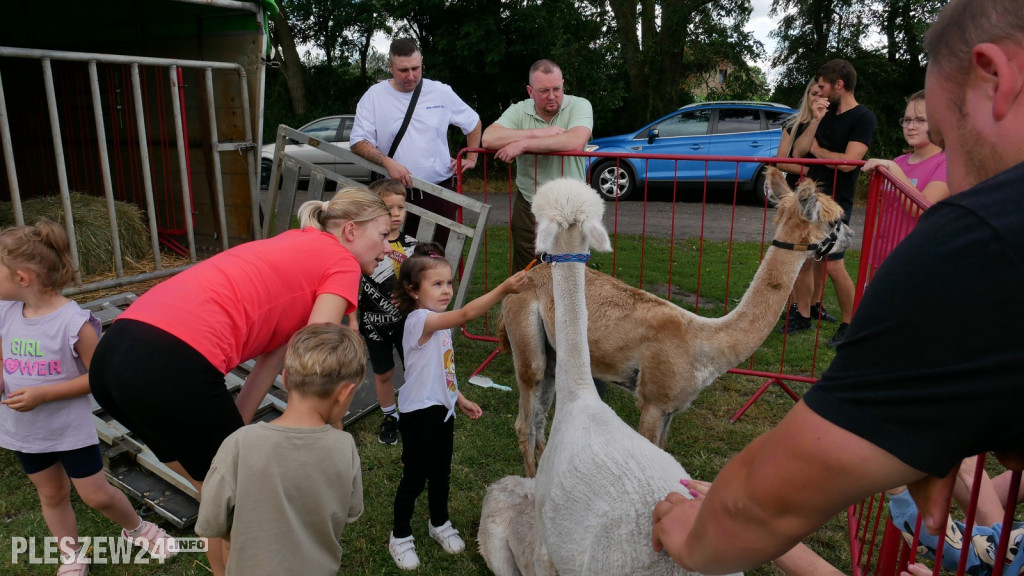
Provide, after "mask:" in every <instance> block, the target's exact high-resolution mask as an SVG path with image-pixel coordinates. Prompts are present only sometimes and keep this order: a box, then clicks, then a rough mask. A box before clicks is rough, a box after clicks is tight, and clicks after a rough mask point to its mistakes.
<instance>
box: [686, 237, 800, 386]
mask: <svg viewBox="0 0 1024 576" xmlns="http://www.w3.org/2000/svg"><path fill="white" fill-rule="evenodd" d="M806 259H807V253H806V252H797V251H793V250H786V249H782V248H777V247H775V246H771V247H769V248H768V251H767V252H765V255H764V260H762V261H761V265H760V266H759V267H758V269H757V273H756V274H755V275H754V279H753V280H752V281H751V282H750V287H749V288H747V291H746V293H744V294H743V298H742V299H740V303H739V304H738V305H737V306H736V307H735V308H733V309H732V310H731V311H730V312H729V314H727V315H726V316H724V317H722V318H720V319H718V320H717V321H715V322H712V323H711V326H712V328H711V332H712V333H711V334H710V335H709V337H708V338H705V339H704V342H705V343H706V344H708V345H709V346H713V347H714V348H715V351H716V352H715V355H712V356H713V357H716V360H717V361H718V363H719V364H720V367H721V369H722V370H727V369H729V368H732V367H733V366H735V365H736V364H737V363H738V362H740V361H741V360H744V359H746V358H749V357H750V355H751V354H753V353H754V352H755V351H756V350H757V349H758V348H759V347H760V346H761V343H763V342H764V339H765V338H766V337H767V336H768V334H769V333H770V332H771V330H772V328H774V327H775V323H776V321H777V320H778V319H779V315H780V314H782V310H783V309H785V307H786V302H787V300H788V299H789V294H790V292H791V291H792V289H793V284H795V283H796V277H797V275H798V274H799V273H800V268H801V266H803V263H804V261H805V260H806Z"/></svg>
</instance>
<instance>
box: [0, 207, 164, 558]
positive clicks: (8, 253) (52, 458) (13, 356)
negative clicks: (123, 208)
mask: <svg viewBox="0 0 1024 576" xmlns="http://www.w3.org/2000/svg"><path fill="white" fill-rule="evenodd" d="M73 274H74V268H73V264H72V261H71V255H70V245H69V242H68V237H67V234H65V232H64V229H63V228H61V227H60V226H59V225H57V224H56V223H54V222H51V221H49V220H45V219H43V220H40V221H39V222H38V223H37V224H36V225H35V226H18V227H14V228H8V229H6V230H3V231H0V341H2V346H3V347H2V354H3V357H2V361H3V367H4V369H3V371H2V372H0V383H2V384H3V396H2V398H3V399H2V400H0V447H3V448H7V449H9V450H13V451H14V454H15V456H17V458H18V460H19V462H20V463H21V466H22V468H23V469H24V470H25V473H26V474H28V477H29V480H31V481H32V484H34V485H35V487H36V491H37V492H38V493H39V500H40V503H41V504H42V508H43V519H44V520H45V521H46V525H47V527H48V528H49V529H50V532H51V533H52V534H53V536H54V537H55V538H56V539H57V545H58V547H59V549H60V551H61V562H62V565H61V567H60V569H59V570H57V574H58V575H59V576H83V575H85V574H87V573H88V571H89V564H88V563H87V560H88V558H84V557H83V554H81V553H80V549H81V547H80V545H79V541H78V528H77V525H76V522H75V513H74V510H73V509H72V508H71V501H70V499H69V498H70V495H71V486H70V484H74V486H75V490H77V491H78V495H79V496H81V497H82V500H83V501H84V502H85V503H86V504H87V505H89V506H91V507H92V508H94V509H96V510H98V511H100V512H101V513H103V515H104V516H106V517H107V518H109V519H110V520H111V521H113V522H116V523H117V524H120V525H121V527H122V528H123V531H122V536H123V537H124V538H126V539H128V541H129V542H133V543H135V544H138V545H140V546H143V547H144V548H146V549H147V550H149V551H150V553H152V554H153V555H154V556H160V557H167V556H170V555H173V554H174V553H175V552H176V551H177V543H176V542H175V540H174V539H173V538H172V537H170V536H168V535H167V533H166V532H164V531H163V530H162V529H160V528H159V527H158V526H156V525H155V524H153V523H152V522H144V521H143V520H142V518H140V517H139V515H138V514H137V513H136V512H135V510H134V509H133V508H132V505H131V503H130V502H129V501H128V498H126V497H125V495H124V494H123V493H121V492H120V491H119V490H117V489H116V488H114V487H113V486H111V485H110V484H109V483H107V479H106V478H105V477H104V475H103V461H102V459H101V456H100V449H99V439H98V437H97V436H96V429H95V428H94V427H93V420H92V409H91V407H90V402H89V396H88V394H89V375H88V369H89V363H90V361H91V360H92V354H93V350H95V349H96V343H97V342H98V341H99V336H100V323H99V321H98V320H96V318H95V317H94V316H93V315H92V314H91V313H90V312H88V311H86V310H82V309H81V308H80V307H79V306H78V304H76V303H75V302H73V301H71V300H69V299H67V298H65V297H64V296H62V295H61V294H60V289H61V288H62V287H64V286H66V285H68V284H70V282H71V279H72V277H73ZM69 477H70V479H71V481H70V484H69V482H68V478H69Z"/></svg>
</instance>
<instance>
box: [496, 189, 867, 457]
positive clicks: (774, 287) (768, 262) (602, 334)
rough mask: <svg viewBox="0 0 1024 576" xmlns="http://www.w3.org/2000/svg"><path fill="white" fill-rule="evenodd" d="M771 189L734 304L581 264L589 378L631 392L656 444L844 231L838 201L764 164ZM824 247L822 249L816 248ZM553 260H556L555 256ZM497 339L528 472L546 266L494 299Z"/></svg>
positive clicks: (548, 363) (549, 361) (545, 356)
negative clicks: (758, 250) (511, 383)
mask: <svg viewBox="0 0 1024 576" xmlns="http://www.w3.org/2000/svg"><path fill="white" fill-rule="evenodd" d="M768 182H769V186H770V188H771V191H772V193H773V194H774V195H775V196H776V197H777V198H778V200H779V203H778V208H777V214H776V217H775V224H776V228H775V238H774V240H773V245H772V246H771V247H770V248H768V250H767V251H766V252H765V255H764V259H763V260H762V261H761V265H760V267H759V268H758V270H757V273H756V274H755V276H754V279H753V281H752V282H751V284H750V287H749V288H748V289H747V291H746V293H745V294H744V295H743V298H742V299H741V300H740V303H739V304H738V305H737V306H736V308H734V309H732V310H731V311H730V312H729V314H728V315H726V316H724V317H721V318H704V317H701V316H698V315H696V314H693V313H692V312H689V311H688V310H684V309H682V308H680V307H679V306H676V305H675V304H673V303H671V302H669V301H667V300H665V299H663V298H659V297H657V296H654V295H652V294H649V293H647V292H644V291H643V290H640V289H638V288H634V287H631V286H628V285H627V284H625V283H623V282H622V281H620V280H617V279H615V278H612V277H611V276H608V275H606V274H602V273H601V272H597V271H595V270H593V269H590V268H587V270H586V303H587V313H588V326H589V328H588V341H589V344H590V362H591V370H592V371H593V375H594V378H598V379H600V380H604V381H605V382H609V383H612V384H615V385H617V386H620V387H622V388H625V389H626V390H629V391H631V392H633V393H634V394H635V395H636V397H637V403H638V405H639V407H640V429H639V432H640V434H642V435H643V436H645V437H646V438H647V439H648V440H650V441H651V442H653V443H655V444H657V445H658V446H660V447H661V448H664V447H665V443H666V441H667V439H668V429H669V424H670V423H671V422H672V417H673V416H674V415H675V414H676V413H677V412H679V411H681V410H685V409H686V408H688V407H689V406H690V403H691V402H693V400H694V398H696V397H697V394H698V393H700V391H701V390H703V389H704V388H706V387H707V386H709V385H710V384H711V383H712V382H714V381H715V379H717V378H718V377H719V376H721V375H722V374H723V373H724V372H725V371H726V370H728V369H729V368H732V367H734V366H736V365H737V364H738V363H739V362H741V361H742V360H744V359H746V358H748V357H750V355H751V354H753V353H754V352H755V351H756V350H757V348H758V347H759V346H760V345H761V343H762V342H763V341H764V339H765V338H766V337H767V336H768V334H769V333H770V332H771V330H772V328H773V327H774V325H775V322H776V320H777V319H778V318H779V315H780V314H781V313H782V310H783V308H784V307H785V305H786V301H787V299H788V297H789V293H790V290H791V289H792V288H793V284H794V282H796V277H797V273H798V272H799V271H800V267H801V266H802V265H803V262H804V260H805V259H806V258H808V257H810V256H811V255H812V254H815V249H816V248H817V247H818V243H819V242H820V243H822V244H826V242H827V240H828V239H829V237H830V234H831V235H832V237H834V238H835V240H836V241H835V245H834V247H832V248H831V251H832V252H840V251H842V250H845V249H846V248H847V247H848V246H849V244H850V239H851V238H852V236H853V232H852V231H851V230H850V228H849V227H848V226H846V225H845V224H842V220H841V219H842V215H843V211H842V208H840V207H839V205H838V204H836V203H835V202H834V201H833V200H832V199H831V198H829V197H827V196H825V195H824V194H819V193H817V192H816V187H815V184H814V182H813V181H810V180H807V179H805V180H803V181H802V182H801V183H800V184H799V185H798V186H797V189H796V190H795V191H792V190H790V189H789V187H788V186H787V185H786V180H785V178H784V177H783V175H782V174H781V173H780V172H779V171H778V170H775V169H769V171H768ZM823 251H829V248H828V247H825V248H824V249H823ZM555 265H557V264H555ZM501 310H502V314H501V320H500V321H499V325H498V338H499V340H500V341H501V345H502V347H503V348H504V349H505V350H510V351H511V352H512V355H513V362H514V365H515V371H516V380H517V383H518V385H519V416H518V417H517V418H516V433H517V434H518V436H519V448H520V451H521V452H522V453H523V460H524V463H525V466H526V474H527V475H528V476H531V477H532V476H534V475H536V471H537V468H536V463H537V462H538V461H539V460H540V456H541V453H542V452H543V451H544V444H545V440H544V429H545V426H546V423H547V413H548V411H549V410H550V408H551V403H552V400H553V399H554V385H553V383H554V380H553V377H554V365H555V357H554V356H555V352H554V351H555V331H554V327H555V311H554V302H553V299H552V281H551V267H550V266H538V267H535V268H534V269H533V270H531V271H530V275H529V283H528V284H527V286H526V288H524V289H523V290H522V291H521V292H520V293H519V294H513V295H509V296H507V297H506V298H505V301H504V303H503V304H502V309H501Z"/></svg>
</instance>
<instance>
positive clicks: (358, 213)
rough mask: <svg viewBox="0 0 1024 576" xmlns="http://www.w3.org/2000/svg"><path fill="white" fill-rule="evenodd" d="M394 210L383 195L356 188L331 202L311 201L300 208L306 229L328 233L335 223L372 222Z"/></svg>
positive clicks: (335, 197) (301, 220)
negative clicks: (389, 208) (311, 228)
mask: <svg viewBox="0 0 1024 576" xmlns="http://www.w3.org/2000/svg"><path fill="white" fill-rule="evenodd" d="M390 213H391V211H390V210H388V205H387V204H385V203H384V200H383V199H381V197H380V196H377V195H376V194H373V193H371V192H368V191H367V190H366V189H364V188H356V187H354V186H352V187H348V188H342V189H341V190H339V191H338V193H337V194H335V195H334V198H331V199H330V200H324V201H322V202H321V201H320V200H308V201H306V202H303V203H302V206H299V225H300V226H301V227H302V228H305V227H306V226H312V227H313V228H316V229H317V230H322V231H324V232H326V231H328V228H331V227H332V226H331V225H330V224H331V222H333V221H336V220H338V221H343V222H355V223H356V224H360V223H363V222H369V221H370V220H374V219H376V218H380V217H381V216H387V215H388V214H390Z"/></svg>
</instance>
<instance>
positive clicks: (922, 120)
mask: <svg viewBox="0 0 1024 576" xmlns="http://www.w3.org/2000/svg"><path fill="white" fill-rule="evenodd" d="M927 123H928V119H927V118H924V117H921V116H918V117H917V118H900V126H906V125H907V124H911V125H913V126H917V127H918V128H920V127H921V126H924V125H925V124H927Z"/></svg>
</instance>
